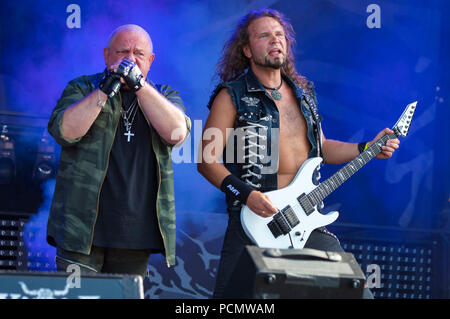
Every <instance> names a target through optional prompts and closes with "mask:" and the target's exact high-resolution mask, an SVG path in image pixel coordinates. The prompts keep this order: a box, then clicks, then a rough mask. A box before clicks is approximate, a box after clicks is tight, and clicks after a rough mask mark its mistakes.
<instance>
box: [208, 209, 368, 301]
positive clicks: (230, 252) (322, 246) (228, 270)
mask: <svg viewBox="0 0 450 319" xmlns="http://www.w3.org/2000/svg"><path fill="white" fill-rule="evenodd" d="M246 245H253V243H252V242H251V240H250V239H249V238H248V236H247V235H246V234H245V232H244V229H243V228H242V225H241V220H240V215H239V213H230V214H229V219H228V227H227V230H226V233H225V239H224V243H223V248H222V253H221V256H220V264H219V269H218V272H217V278H216V287H215V289H214V295H213V298H223V293H224V289H225V287H226V285H227V283H228V281H229V280H230V277H231V275H232V272H233V271H234V268H235V266H236V264H237V262H238V260H239V257H240V255H241V253H242V252H243V250H244V248H245V246H246ZM305 248H312V249H318V250H324V251H334V252H344V250H343V249H342V247H341V245H340V243H339V241H338V239H337V237H336V236H334V235H333V234H331V233H329V232H327V231H319V230H314V231H313V232H312V233H311V235H310V236H309V238H308V241H307V242H306V245H305ZM363 297H364V298H367V299H373V295H372V293H371V292H370V290H369V289H367V288H366V289H364V296H363Z"/></svg>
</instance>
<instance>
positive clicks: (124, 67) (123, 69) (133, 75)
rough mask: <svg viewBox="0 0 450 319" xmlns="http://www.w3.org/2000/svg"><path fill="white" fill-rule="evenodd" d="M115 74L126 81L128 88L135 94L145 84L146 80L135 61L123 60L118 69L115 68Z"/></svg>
mask: <svg viewBox="0 0 450 319" xmlns="http://www.w3.org/2000/svg"><path fill="white" fill-rule="evenodd" d="M114 67H115V66H114ZM115 72H117V74H119V75H120V76H121V77H122V78H123V79H124V80H125V83H126V84H127V86H128V88H129V89H130V90H132V91H133V92H136V91H137V90H139V89H140V88H141V87H143V86H144V84H145V78H144V75H143V74H142V72H141V69H139V66H138V65H137V64H136V63H135V62H133V61H130V60H127V59H123V60H122V61H121V62H120V64H119V65H118V66H117V68H115Z"/></svg>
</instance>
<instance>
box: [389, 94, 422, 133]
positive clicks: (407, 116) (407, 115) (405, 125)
mask: <svg viewBox="0 0 450 319" xmlns="http://www.w3.org/2000/svg"><path fill="white" fill-rule="evenodd" d="M416 105H417V101H415V102H413V103H410V104H408V105H407V106H406V108H405V110H404V111H403V113H402V116H400V118H399V119H398V121H397V123H395V125H394V127H393V128H392V130H393V131H394V132H395V133H396V134H397V136H403V137H405V136H406V135H407V134H408V131H409V126H410V125H411V120H412V117H413V115H414V111H415V110H416Z"/></svg>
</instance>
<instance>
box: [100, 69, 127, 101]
mask: <svg viewBox="0 0 450 319" xmlns="http://www.w3.org/2000/svg"><path fill="white" fill-rule="evenodd" d="M121 80H122V79H121V78H120V75H118V74H117V73H115V72H113V71H111V70H108V71H106V72H105V73H103V78H102V79H101V81H100V85H99V87H98V88H99V89H100V90H101V91H102V92H103V93H105V94H106V95H107V96H108V98H110V97H113V96H114V95H116V94H117V92H119V90H120V87H121V86H122V85H123V83H121V82H122V81H121Z"/></svg>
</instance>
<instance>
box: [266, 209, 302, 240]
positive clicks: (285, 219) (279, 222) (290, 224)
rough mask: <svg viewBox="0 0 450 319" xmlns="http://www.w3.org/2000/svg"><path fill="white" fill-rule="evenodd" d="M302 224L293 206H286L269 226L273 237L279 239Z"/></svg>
mask: <svg viewBox="0 0 450 319" xmlns="http://www.w3.org/2000/svg"><path fill="white" fill-rule="evenodd" d="M299 223H300V221H299V220H298V218H297V216H296V215H295V212H294V210H293V209H292V208H291V206H286V207H285V208H283V209H282V210H281V211H279V212H278V213H276V214H275V215H274V216H273V219H272V221H271V222H270V223H268V224H267V227H269V230H270V231H271V233H272V235H273V236H274V237H275V238H277V237H279V236H281V235H286V234H288V233H289V232H290V231H291V230H292V228H294V227H295V226H297V225H298V224H299Z"/></svg>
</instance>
